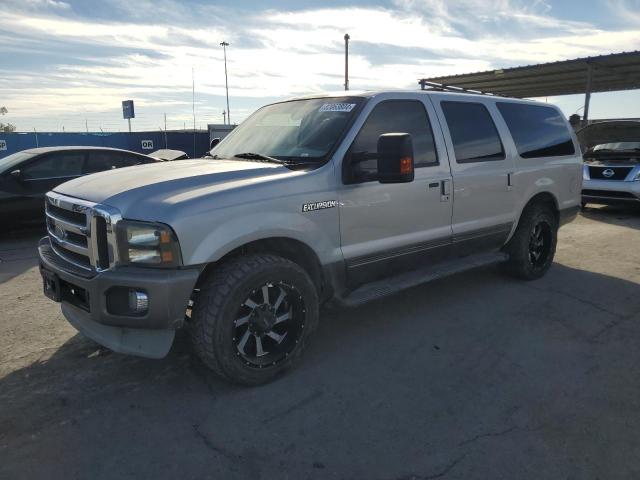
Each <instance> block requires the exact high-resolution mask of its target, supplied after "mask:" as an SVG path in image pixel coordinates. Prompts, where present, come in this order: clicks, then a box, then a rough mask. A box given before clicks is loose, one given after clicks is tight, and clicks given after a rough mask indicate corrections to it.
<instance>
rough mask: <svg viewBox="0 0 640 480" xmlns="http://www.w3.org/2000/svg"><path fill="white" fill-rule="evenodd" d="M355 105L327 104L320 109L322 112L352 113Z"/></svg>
mask: <svg viewBox="0 0 640 480" xmlns="http://www.w3.org/2000/svg"><path fill="white" fill-rule="evenodd" d="M355 106H356V104H355V103H325V104H324V105H322V106H321V107H320V110H319V111H320V112H350V111H351V110H353V107H355Z"/></svg>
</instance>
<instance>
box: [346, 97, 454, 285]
mask: <svg viewBox="0 0 640 480" xmlns="http://www.w3.org/2000/svg"><path fill="white" fill-rule="evenodd" d="M435 118H436V117H435V112H434V111H433V107H432V105H431V104H429V103H425V102H423V101H421V100H417V99H406V100H383V101H380V102H378V103H377V104H375V105H374V106H373V107H372V108H370V111H369V114H368V116H367V119H366V121H365V122H364V124H363V125H362V127H361V129H360V130H359V132H358V134H357V136H356V138H355V140H354V141H353V143H352V145H351V147H350V148H349V150H348V152H347V154H346V155H345V158H344V160H343V185H342V188H341V190H340V193H339V199H340V227H341V243H342V252H343V255H344V258H345V262H346V267H347V281H348V284H349V286H350V287H352V288H353V287H356V286H357V285H359V284H362V283H366V282H368V281H371V280H375V279H377V278H381V277H384V276H388V275H391V274H394V273H397V272H400V271H404V270H411V269H415V268H418V267H420V266H423V265H427V264H429V263H436V262H437V261H439V260H440V259H443V258H446V256H447V252H448V249H449V248H450V243H451V236H452V234H451V213H452V207H451V204H452V202H451V199H450V195H449V194H448V192H449V189H450V188H451V172H450V170H449V162H448V159H447V155H446V149H445V147H444V139H443V137H442V135H441V133H440V131H439V130H436V131H435V132H434V129H432V126H431V125H432V124H436V125H437V122H435ZM432 120H434V121H433V122H432ZM384 133H409V134H411V137H412V143H413V151H414V160H415V180H414V181H413V182H410V183H399V184H381V183H379V182H378V181H377V178H376V170H377V161H376V160H375V159H372V160H366V161H359V159H361V158H363V157H367V156H371V155H372V154H375V152H376V150H377V141H378V137H379V136H380V135H382V134H384Z"/></svg>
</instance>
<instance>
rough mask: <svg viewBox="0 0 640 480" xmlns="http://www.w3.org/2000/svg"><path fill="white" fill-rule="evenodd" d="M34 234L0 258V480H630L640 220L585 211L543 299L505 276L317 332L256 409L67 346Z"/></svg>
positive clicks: (629, 214) (172, 369) (417, 294)
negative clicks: (47, 293)
mask: <svg viewBox="0 0 640 480" xmlns="http://www.w3.org/2000/svg"><path fill="white" fill-rule="evenodd" d="M40 234H41V232H38V231H33V230H32V231H25V232H20V233H13V234H8V235H7V234H5V235H4V236H3V237H2V239H0V308H1V311H0V478H47V479H49V478H92V479H101V478H176V477H180V478H183V479H191V478H193V479H202V478H224V479H234V478H238V479H239V478H252V480H257V479H259V478H265V479H275V478H278V479H280V478H282V479H287V478H289V479H300V478H362V479H381V480H382V479H411V478H415V479H430V478H446V479H458V478H459V479H487V478H491V479H498V478H505V479H516V478H517V479H528V478H531V479H551V478H553V479H555V478H563V479H617V478H640V435H638V432H639V431H640V395H638V392H640V375H638V373H639V372H640V348H639V347H640V211H637V210H625V209H615V208H589V209H586V210H585V211H584V212H583V213H582V215H581V216H580V217H579V218H578V219H577V220H576V221H575V222H573V223H572V224H569V225H567V226H565V227H563V229H562V230H561V232H560V240H559V246H558V253H557V256H556V263H555V264H554V266H553V267H552V269H551V270H550V272H549V273H548V275H547V276H546V277H545V278H543V279H541V280H538V281H535V282H528V283H526V282H519V281H514V280H512V279H510V278H508V277H505V276H503V275H502V274H501V273H500V272H499V270H498V269H497V268H496V267H491V268H482V269H478V270H475V271H472V272H467V273H463V274H459V275H455V276H453V277H450V278H446V279H443V280H439V281H436V282H433V283H430V284H427V285H424V286H421V287H417V288H414V289H411V290H408V291H406V292H403V293H400V294H398V295H396V296H394V297H391V298H388V299H385V300H380V301H377V302H375V303H372V304H369V305H366V306H364V307H361V308H358V309H355V310H344V311H338V312H324V313H323V315H322V319H321V325H320V328H319V330H318V333H317V336H316V338H315V340H314V342H313V343H312V345H311V347H310V349H309V351H308V352H307V354H306V355H305V357H304V359H303V361H302V362H301V364H300V365H299V367H298V368H297V369H295V370H294V371H292V372H290V373H289V374H287V375H285V376H284V377H281V378H280V379H278V380H277V381H276V382H274V383H272V384H270V385H266V386H263V387H260V388H254V389H247V388H240V387H234V386H230V385H227V384H225V383H223V382H220V381H218V380H217V379H215V378H214V377H212V376H211V375H210V374H209V373H208V372H207V370H206V369H205V368H204V367H203V366H202V365H201V364H200V363H199V362H198V361H196V360H194V359H193V358H192V357H191V355H190V354H189V350H188V345H187V342H186V339H185V338H184V335H182V334H181V335H179V336H178V338H177V341H176V344H175V345H174V347H173V349H172V351H171V353H170V355H169V356H168V357H167V358H166V359H164V360H146V359H140V358H134V357H127V356H122V355H118V354H114V353H110V352H109V351H107V350H105V349H102V348H100V347H99V346H98V345H96V344H95V343H93V342H92V341H90V340H88V339H86V338H84V337H82V336H81V335H79V334H77V332H76V331H75V330H74V329H73V328H72V327H71V326H70V325H68V324H67V323H66V321H65V320H64V319H63V317H62V315H61V314H60V311H59V307H58V306H57V305H55V304H53V303H51V302H49V301H48V300H46V299H45V298H44V297H43V295H42V294H41V282H40V276H39V273H38V269H37V262H36V258H35V244H36V243H37V239H38V237H39V235H40Z"/></svg>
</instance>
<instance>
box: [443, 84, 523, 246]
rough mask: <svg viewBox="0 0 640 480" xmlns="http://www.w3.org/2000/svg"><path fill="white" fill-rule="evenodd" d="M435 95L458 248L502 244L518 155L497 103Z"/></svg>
mask: <svg viewBox="0 0 640 480" xmlns="http://www.w3.org/2000/svg"><path fill="white" fill-rule="evenodd" d="M431 98H432V99H433V102H434V105H435V107H436V111H437V112H438V117H439V118H440V123H441V125H442V129H443V131H444V134H445V141H446V144H447V150H448V152H449V156H450V159H451V171H452V173H453V221H452V230H453V244H454V251H455V252H457V253H458V254H460V255H464V254H467V253H474V252H478V251H482V250H488V249H493V248H498V247H500V246H502V244H503V243H504V242H505V241H506V239H507V237H508V235H509V233H510V231H511V228H512V226H513V222H514V220H515V219H514V215H515V205H516V196H515V191H514V185H513V182H514V177H513V175H514V156H513V152H507V151H506V150H505V142H504V141H503V139H502V136H501V134H500V133H499V130H498V127H497V126H496V121H495V120H494V116H497V115H498V112H497V110H496V107H495V104H494V103H493V102H492V101H490V100H489V99H486V98H484V97H480V96H479V97H478V98H477V99H476V98H470V97H467V96H460V97H458V96H456V95H452V94H448V95H447V94H434V95H432V96H431ZM500 125H502V124H500ZM504 134H505V133H504V132H503V135H504Z"/></svg>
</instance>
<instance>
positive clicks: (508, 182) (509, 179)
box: [507, 172, 513, 191]
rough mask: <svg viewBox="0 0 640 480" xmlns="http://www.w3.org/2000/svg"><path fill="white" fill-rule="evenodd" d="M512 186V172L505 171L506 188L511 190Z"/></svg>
mask: <svg viewBox="0 0 640 480" xmlns="http://www.w3.org/2000/svg"><path fill="white" fill-rule="evenodd" d="M512 188H513V172H509V173H507V190H509V191H510V190H511V189H512Z"/></svg>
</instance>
